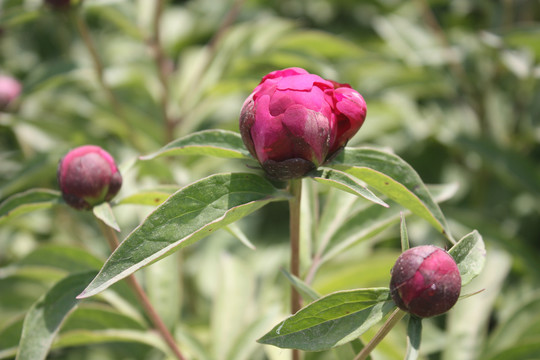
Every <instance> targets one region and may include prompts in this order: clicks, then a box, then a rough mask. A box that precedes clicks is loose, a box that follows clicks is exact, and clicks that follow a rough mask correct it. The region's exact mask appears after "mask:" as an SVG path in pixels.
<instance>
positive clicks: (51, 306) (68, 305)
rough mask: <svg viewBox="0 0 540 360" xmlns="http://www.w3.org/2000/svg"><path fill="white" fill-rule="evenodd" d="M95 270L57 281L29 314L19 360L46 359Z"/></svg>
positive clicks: (26, 319)
mask: <svg viewBox="0 0 540 360" xmlns="http://www.w3.org/2000/svg"><path fill="white" fill-rule="evenodd" d="M94 276H95V272H90V273H83V274H73V275H69V276H68V277H66V278H65V279H63V280H61V281H60V282H59V283H58V284H56V285H55V286H54V287H53V288H52V289H51V290H50V291H49V292H48V293H47V294H46V295H45V296H43V297H42V298H41V299H40V300H39V301H38V302H37V303H36V304H35V305H34V306H33V307H32V308H31V309H30V310H29V311H28V314H26V317H25V319H24V325H23V332H22V336H21V342H20V343H19V349H18V351H17V360H39V359H45V357H46V356H47V353H48V352H49V349H50V347H51V344H52V342H53V340H54V337H55V336H56V334H57V332H58V330H59V329H60V326H61V325H62V322H63V321H64V319H65V318H66V316H68V314H69V313H70V312H71V311H72V310H73V309H74V308H75V306H77V304H78V303H79V300H77V299H76V296H77V294H79V293H80V292H81V290H82V289H84V287H85V286H86V285H87V284H88V282H89V281H90V280H91V279H92V278H93V277H94Z"/></svg>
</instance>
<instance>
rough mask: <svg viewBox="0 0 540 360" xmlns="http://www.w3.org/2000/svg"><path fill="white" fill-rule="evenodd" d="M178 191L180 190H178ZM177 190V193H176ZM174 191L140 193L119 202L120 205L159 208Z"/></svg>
mask: <svg viewBox="0 0 540 360" xmlns="http://www.w3.org/2000/svg"><path fill="white" fill-rule="evenodd" d="M176 190H178V189H176ZM176 190H175V191H176ZM173 192H174V191H171V192H168V191H164V190H163V191H162V190H148V191H139V192H138V193H136V194H131V195H129V196H126V197H124V198H122V199H120V200H118V202H117V204H118V205H125V204H132V205H148V206H158V205H161V204H162V203H163V202H164V201H165V200H167V198H168V197H169V196H171V194H172V193H173Z"/></svg>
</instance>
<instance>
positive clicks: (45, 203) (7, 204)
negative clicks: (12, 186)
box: [0, 189, 62, 224]
mask: <svg viewBox="0 0 540 360" xmlns="http://www.w3.org/2000/svg"><path fill="white" fill-rule="evenodd" d="M61 199H62V196H61V194H60V192H58V191H53V190H48V189H31V190H28V191H25V192H22V193H18V194H15V195H12V196H10V197H9V198H7V199H6V200H5V201H4V202H2V203H1V204H0V224H1V223H4V222H6V221H8V220H10V219H12V218H14V217H16V216H19V215H22V214H26V213H28V212H31V211H35V210H41V209H48V208H50V207H52V206H53V205H56V204H59V203H60V202H61V201H62V200H61Z"/></svg>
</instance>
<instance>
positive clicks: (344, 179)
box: [309, 168, 388, 207]
mask: <svg viewBox="0 0 540 360" xmlns="http://www.w3.org/2000/svg"><path fill="white" fill-rule="evenodd" d="M309 175H310V176H311V177H312V178H313V179H314V180H315V181H317V182H320V183H322V184H326V185H329V186H332V187H335V188H337V189H340V190H343V191H346V192H348V193H351V194H353V195H356V196H361V197H363V198H365V199H367V200H369V201H371V202H374V203H375V204H379V205H382V206H384V207H388V204H386V203H385V202H384V201H382V200H381V199H379V198H378V197H377V196H376V195H375V194H374V193H372V192H371V191H370V190H369V189H368V188H367V187H365V186H363V185H362V184H360V183H359V182H358V181H357V180H356V179H355V178H354V177H353V176H351V175H349V174H347V173H345V172H343V171H339V170H334V169H325V168H322V169H321V168H319V169H317V170H316V171H314V172H313V173H311V174H309Z"/></svg>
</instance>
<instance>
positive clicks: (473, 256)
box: [448, 230, 486, 286]
mask: <svg viewBox="0 0 540 360" xmlns="http://www.w3.org/2000/svg"><path fill="white" fill-rule="evenodd" d="M448 252H449V253H450V255H452V257H453V258H454V260H455V261H456V263H457V266H458V268H459V273H460V274H461V285H462V286H463V285H467V284H468V283H469V282H471V280H472V279H474V278H475V277H476V276H478V275H479V274H480V272H482V269H483V268H484V263H485V262H486V247H485V245H484V241H483V240H482V236H481V235H480V234H479V233H478V231H476V230H475V231H473V232H471V233H470V234H468V235H465V236H464V237H463V238H462V239H461V240H459V241H458V243H457V244H456V245H454V246H452V248H451V249H450V250H449V251H448Z"/></svg>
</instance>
